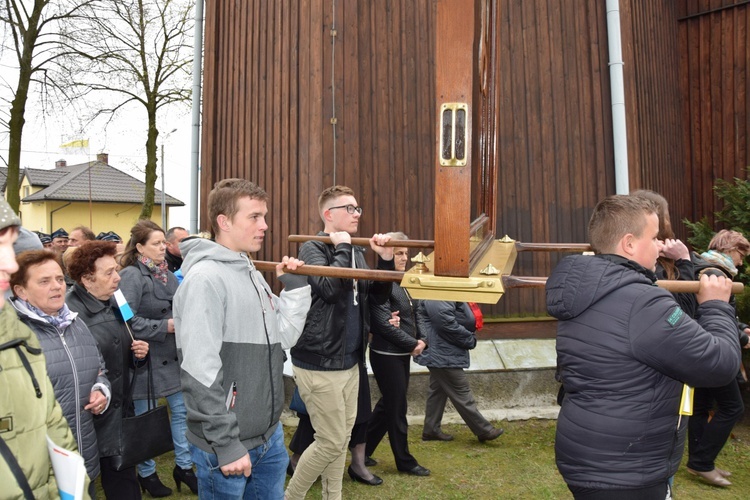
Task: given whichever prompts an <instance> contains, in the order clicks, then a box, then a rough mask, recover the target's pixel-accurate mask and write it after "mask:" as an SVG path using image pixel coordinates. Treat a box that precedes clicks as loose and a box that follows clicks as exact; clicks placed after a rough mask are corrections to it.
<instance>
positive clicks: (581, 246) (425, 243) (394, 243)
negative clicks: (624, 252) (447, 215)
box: [287, 234, 591, 252]
mask: <svg viewBox="0 0 750 500" xmlns="http://www.w3.org/2000/svg"><path fill="white" fill-rule="evenodd" d="M287 240H288V241H289V242H291V243H304V242H306V241H320V242H321V243H327V244H329V245H330V244H331V238H329V237H328V236H311V235H306V234H290V235H289V237H288V238H287ZM514 243H515V245H516V251H518V252H590V251H591V245H589V244H588V243H522V242H520V241H516V242H514ZM352 245H358V246H362V247H368V246H370V239H369V238H355V237H352ZM384 246H387V247H405V248H434V247H435V240H391V241H389V242H388V243H386V244H385V245H384Z"/></svg>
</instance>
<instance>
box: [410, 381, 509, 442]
mask: <svg viewBox="0 0 750 500" xmlns="http://www.w3.org/2000/svg"><path fill="white" fill-rule="evenodd" d="M428 368H429V370H430V390H429V392H428V393H427V404H426V405H425V410H424V413H425V415H424V433H425V434H437V433H438V432H440V422H441V421H442V420H443V411H445V403H446V401H447V399H448V398H450V400H451V403H453V406H455V407H456V411H458V414H459V415H461V418H462V419H464V422H466V425H468V426H469V429H471V432H473V433H474V434H475V435H477V436H483V435H486V434H487V433H489V432H490V431H492V430H493V429H494V426H493V425H492V424H491V423H490V422H489V421H487V419H486V418H484V417H483V416H482V414H481V413H479V410H478V409H477V402H476V401H475V400H474V394H472V392H471V388H470V387H469V380H468V379H467V378H466V373H464V371H463V369H462V368H430V367H428Z"/></svg>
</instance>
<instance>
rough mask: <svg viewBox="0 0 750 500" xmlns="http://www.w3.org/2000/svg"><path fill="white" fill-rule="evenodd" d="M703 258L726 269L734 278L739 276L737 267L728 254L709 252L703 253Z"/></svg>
mask: <svg viewBox="0 0 750 500" xmlns="http://www.w3.org/2000/svg"><path fill="white" fill-rule="evenodd" d="M701 258H703V259H704V260H706V261H708V262H710V263H711V264H716V265H717V266H720V267H722V268H724V269H726V270H727V271H728V272H729V274H731V275H732V276H737V267H736V266H735V265H734V262H733V261H732V258H731V257H730V256H728V255H727V254H724V253H721V252H717V251H716V250H709V251H708V252H703V253H702V254H701Z"/></svg>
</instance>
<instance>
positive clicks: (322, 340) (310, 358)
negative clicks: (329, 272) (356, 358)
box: [292, 232, 395, 370]
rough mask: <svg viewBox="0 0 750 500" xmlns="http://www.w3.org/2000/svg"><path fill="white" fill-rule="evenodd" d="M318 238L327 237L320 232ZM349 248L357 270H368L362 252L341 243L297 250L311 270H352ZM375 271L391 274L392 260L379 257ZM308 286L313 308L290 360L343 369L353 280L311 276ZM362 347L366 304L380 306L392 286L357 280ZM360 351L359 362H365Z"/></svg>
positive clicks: (367, 320)
mask: <svg viewBox="0 0 750 500" xmlns="http://www.w3.org/2000/svg"><path fill="white" fill-rule="evenodd" d="M318 235H319V236H328V234H326V233H323V232H320V233H318ZM352 248H354V252H355V255H356V264H357V268H358V269H367V263H366V262H365V257H364V249H363V248H361V247H352V245H350V244H347V243H340V244H338V245H336V246H335V247H334V246H333V245H327V244H325V243H321V242H319V241H308V242H306V243H305V244H304V245H302V246H301V247H300V249H299V258H300V259H301V260H303V261H305V264H308V265H311V266H331V267H345V268H351V267H352V260H351V259H352ZM377 268H378V269H382V270H385V271H393V270H394V269H395V268H394V264H393V260H392V259H391V260H388V261H386V260H383V259H381V258H380V257H378V266H377ZM307 282H308V283H309V284H310V286H311V287H312V305H311V306H310V311H309V312H308V313H307V321H306V323H305V329H304V330H303V332H302V336H301V337H300V338H299V340H298V341H297V345H296V346H294V347H292V359H293V360H299V361H302V362H303V363H307V364H311V365H315V366H318V367H321V368H324V369H327V370H341V369H344V358H345V352H346V316H347V308H348V307H349V304H348V303H347V301H346V300H344V298H345V297H346V296H347V294H349V292H350V290H352V287H353V283H352V280H347V279H341V278H326V277H323V276H310V277H309V278H308V279H307ZM357 289H358V292H359V298H358V300H359V303H360V308H359V310H360V314H361V324H362V332H363V334H362V345H363V346H365V345H367V334H368V333H369V331H370V309H369V303H370V302H369V301H373V302H374V303H376V304H382V303H384V302H385V301H386V300H387V299H388V295H389V294H390V291H391V283H390V282H386V281H368V280H359V282H358V284H357ZM364 352H365V350H364V349H362V362H364Z"/></svg>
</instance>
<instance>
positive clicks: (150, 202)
mask: <svg viewBox="0 0 750 500" xmlns="http://www.w3.org/2000/svg"><path fill="white" fill-rule="evenodd" d="M147 111H148V137H147V139H146V192H145V194H144V196H143V208H142V209H141V215H140V216H139V217H138V218H139V219H150V218H151V214H152V213H153V211H154V186H155V185H156V139H157V137H159V129H158V128H156V101H155V99H151V98H150V97H149V100H148V105H147ZM164 229H165V230H166V228H164Z"/></svg>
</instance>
